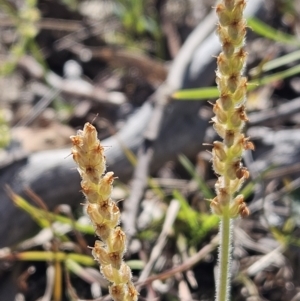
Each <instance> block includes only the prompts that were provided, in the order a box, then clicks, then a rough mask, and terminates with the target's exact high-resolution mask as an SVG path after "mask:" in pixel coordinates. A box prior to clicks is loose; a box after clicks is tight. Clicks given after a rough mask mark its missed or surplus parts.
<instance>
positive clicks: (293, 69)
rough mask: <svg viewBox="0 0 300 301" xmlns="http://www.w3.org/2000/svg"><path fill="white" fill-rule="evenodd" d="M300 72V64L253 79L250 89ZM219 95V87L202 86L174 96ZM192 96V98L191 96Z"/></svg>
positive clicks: (181, 97) (176, 97)
mask: <svg viewBox="0 0 300 301" xmlns="http://www.w3.org/2000/svg"><path fill="white" fill-rule="evenodd" d="M299 73H300V65H297V66H294V67H291V68H289V69H286V70H284V71H281V72H277V73H274V74H272V75H266V76H264V77H262V78H260V79H255V80H252V81H250V82H249V83H248V91H252V90H254V89H256V88H257V87H259V86H263V85H266V84H270V83H272V82H274V81H277V80H282V79H285V78H287V77H291V76H293V75H296V74H299ZM208 89H209V90H210V91H211V93H210V94H207V93H206V90H208ZM218 96H219V91H218V88H217V87H214V88H200V89H186V90H180V91H177V92H175V93H174V94H173V95H172V97H173V98H174V99H176V100H182V101H185V100H196V101H198V100H203V99H205V100H207V99H212V98H217V97H218ZM189 97H190V98H189Z"/></svg>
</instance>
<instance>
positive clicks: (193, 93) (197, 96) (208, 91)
mask: <svg viewBox="0 0 300 301" xmlns="http://www.w3.org/2000/svg"><path fill="white" fill-rule="evenodd" d="M218 96H219V90H218V89H217V88H216V87H209V88H200V89H185V90H179V91H177V92H175V93H174V94H173V95H172V97H173V98H175V99H180V100H201V99H211V98H216V97H218Z"/></svg>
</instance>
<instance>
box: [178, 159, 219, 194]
mask: <svg viewBox="0 0 300 301" xmlns="http://www.w3.org/2000/svg"><path fill="white" fill-rule="evenodd" d="M179 162H180V163H181V164H182V166H183V167H184V168H185V169H186V171H187V172H188V173H189V174H190V175H191V177H192V178H193V179H194V180H195V181H196V182H197V184H198V187H199V189H200V191H201V192H202V193H203V196H204V197H205V198H207V199H210V198H212V197H213V195H214V194H213V193H212V191H211V189H210V188H209V187H208V186H207V184H206V182H205V181H204V180H203V179H202V178H201V177H200V176H199V175H198V174H197V173H196V171H195V167H194V166H193V164H192V163H191V161H190V160H189V159H188V158H187V157H186V156H184V155H179Z"/></svg>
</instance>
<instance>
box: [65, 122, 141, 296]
mask: <svg viewBox="0 0 300 301" xmlns="http://www.w3.org/2000/svg"><path fill="white" fill-rule="evenodd" d="M70 138H71V141H72V144H73V147H72V155H73V159H74V161H75V162H76V163H77V165H78V171H79V173H80V176H81V178H82V181H81V188H82V191H83V193H84V195H85V197H86V200H87V201H88V205H87V213H88V215H89V216H90V218H91V221H92V223H93V225H94V227H95V231H96V234H97V235H98V236H99V237H100V238H101V241H99V240H97V241H96V242H95V245H94V248H93V249H92V254H93V256H94V258H95V260H97V261H98V262H99V264H100V265H101V268H100V270H101V272H102V274H103V275H104V276H105V277H106V278H107V279H108V280H109V282H110V283H111V285H110V287H109V292H110V295H111V296H112V298H113V299H114V300H115V301H127V300H128V301H137V296H138V292H137V290H136V289H135V287H134V285H133V284H132V282H131V270H130V268H129V267H128V266H127V265H126V264H125V263H124V261H123V254H124V252H125V249H126V235H125V233H124V232H123V231H122V230H121V228H120V227H118V224H119V220H120V210H119V208H118V207H117V205H116V203H115V202H114V201H113V200H112V199H111V192H112V189H113V186H112V184H113V181H114V179H115V177H114V173H113V172H107V173H106V174H104V172H105V166H106V160H105V156H104V147H102V146H101V144H100V141H99V140H98V138H97V131H96V129H95V127H94V126H93V125H91V124H90V123H86V124H85V126H84V128H83V131H78V132H77V135H76V136H71V137H70Z"/></svg>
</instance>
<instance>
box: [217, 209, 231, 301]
mask: <svg viewBox="0 0 300 301" xmlns="http://www.w3.org/2000/svg"><path fill="white" fill-rule="evenodd" d="M226 209H227V210H225V208H224V214H223V216H222V217H221V221H220V232H219V233H220V234H221V241H220V247H219V259H220V262H219V270H218V285H217V298H216V301H228V300H229V295H230V294H229V292H230V266H231V256H230V252H231V244H232V227H231V226H232V223H231V218H230V215H229V206H227V208H226Z"/></svg>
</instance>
